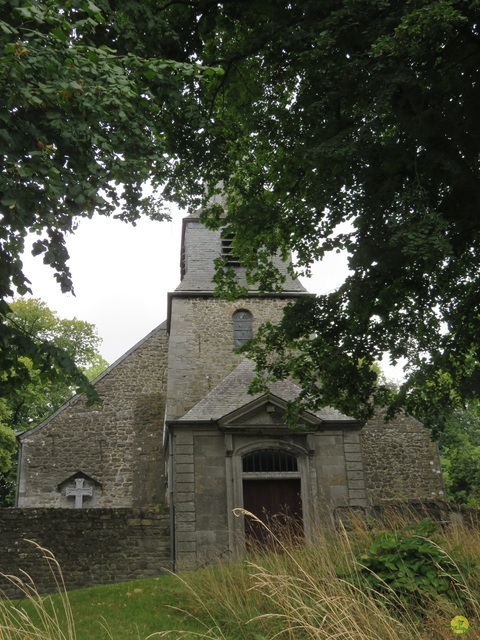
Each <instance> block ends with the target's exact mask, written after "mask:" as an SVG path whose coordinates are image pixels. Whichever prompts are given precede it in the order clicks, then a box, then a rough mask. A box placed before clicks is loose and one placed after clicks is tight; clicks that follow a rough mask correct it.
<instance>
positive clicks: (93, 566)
mask: <svg viewBox="0 0 480 640" xmlns="http://www.w3.org/2000/svg"><path fill="white" fill-rule="evenodd" d="M0 539H1V540H2V544H1V545H0V572H1V573H2V574H7V575H16V576H21V574H20V571H19V570H20V569H21V570H23V571H26V573H27V574H28V575H29V576H30V577H31V578H32V579H33V582H34V584H35V585H36V587H37V589H38V590H39V591H40V592H41V593H45V592H52V591H55V583H54V580H53V577H52V574H51V572H50V570H49V567H48V565H47V563H46V562H45V560H44V559H43V558H42V554H41V553H40V552H39V551H38V549H37V548H35V546H34V545H33V544H31V543H29V542H26V540H33V541H35V542H36V543H37V544H39V545H40V546H42V547H44V548H46V549H48V550H49V551H51V552H52V553H53V554H54V555H55V557H56V559H57V560H58V562H59V564H60V567H61V569H62V573H63V576H64V579H65V585H66V588H67V589H75V588H81V587H88V586H91V585H96V584H109V583H114V582H122V581H126V580H133V579H136V578H147V577H153V576H157V575H161V574H162V573H165V571H168V570H170V542H169V517H168V514H167V513H165V512H163V513H160V512H155V511H148V510H139V509H1V510H0ZM0 589H1V590H2V591H3V592H4V593H5V594H6V595H7V596H10V597H11V596H15V595H16V592H15V590H14V589H13V588H12V585H11V583H9V582H8V581H7V580H5V578H3V577H0Z"/></svg>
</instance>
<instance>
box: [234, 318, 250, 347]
mask: <svg viewBox="0 0 480 640" xmlns="http://www.w3.org/2000/svg"><path fill="white" fill-rule="evenodd" d="M232 320H233V346H234V347H235V348H237V347H241V346H242V345H244V344H245V343H246V342H248V340H250V339H251V338H253V316H252V314H251V313H250V311H246V310H245V309H241V310H239V311H235V313H234V314H233V316H232Z"/></svg>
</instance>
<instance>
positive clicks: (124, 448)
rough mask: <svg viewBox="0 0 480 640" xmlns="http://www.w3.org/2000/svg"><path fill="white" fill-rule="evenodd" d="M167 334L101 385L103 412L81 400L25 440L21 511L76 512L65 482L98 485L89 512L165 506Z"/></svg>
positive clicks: (148, 341)
mask: <svg viewBox="0 0 480 640" xmlns="http://www.w3.org/2000/svg"><path fill="white" fill-rule="evenodd" d="M167 340H168V339H167V335H166V331H165V329H164V328H162V327H159V328H158V329H156V330H155V331H153V332H152V333H151V334H150V335H149V336H147V338H145V339H144V340H143V341H142V342H140V343H139V344H138V345H136V346H135V347H134V348H133V349H131V350H130V351H129V352H128V353H127V354H126V355H125V356H124V357H123V358H121V359H120V360H119V361H118V362H117V363H115V364H114V365H113V366H112V367H110V368H109V369H107V371H106V372H105V373H104V374H102V376H100V377H99V378H98V380H97V381H96V382H95V387H96V389H97V391H98V393H99V395H100V398H101V399H102V404H101V405H98V404H97V405H93V406H91V407H87V406H86V403H85V399H84V397H83V396H77V397H75V398H73V399H72V400H71V401H69V402H68V403H67V404H66V405H64V407H62V408H61V409H60V410H59V411H57V412H56V413H55V414H54V415H53V416H52V417H51V418H49V419H48V420H46V421H45V422H44V423H43V424H41V425H39V426H38V427H36V428H35V429H32V430H31V431H29V432H27V433H26V434H24V435H23V436H21V442H22V464H21V475H20V478H19V500H18V506H19V507H61V508H73V507H74V500H73V498H67V496H66V495H65V487H66V483H67V484H68V486H70V485H72V484H73V486H74V483H73V481H70V482H67V481H68V479H69V478H71V476H72V475H74V474H76V473H78V472H79V471H80V472H82V473H83V474H85V475H86V476H88V478H89V479H87V480H86V481H85V483H86V484H85V486H87V485H88V483H89V482H90V479H92V481H93V483H91V484H93V496H92V497H91V498H89V497H88V498H85V502H84V506H85V507H98V508H101V507H132V506H135V507H141V506H145V505H158V504H159V503H161V502H162V501H163V499H164V469H163V446H162V437H163V421H164V413H165V397H166V365H167V347H168V342H167Z"/></svg>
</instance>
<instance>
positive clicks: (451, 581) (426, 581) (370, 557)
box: [356, 519, 474, 615]
mask: <svg viewBox="0 0 480 640" xmlns="http://www.w3.org/2000/svg"><path fill="white" fill-rule="evenodd" d="M356 559H357V562H358V576H357V578H356V580H358V579H359V580H360V583H361V584H363V585H365V586H368V587H370V588H371V589H373V590H374V591H375V592H376V593H378V594H380V595H381V596H383V597H384V598H385V599H386V600H387V601H389V602H390V603H392V604H394V605H408V606H409V609H410V610H411V611H413V613H414V614H417V615H421V613H422V612H423V611H424V610H425V602H426V600H432V599H442V600H443V601H445V602H450V603H452V604H453V605H455V606H457V607H462V608H463V609H465V607H467V606H468V600H469V595H468V594H469V590H468V589H467V587H466V584H465V578H466V577H467V576H468V575H469V574H470V573H471V572H472V570H473V569H474V567H473V564H472V560H471V559H470V558H468V557H467V556H462V555H461V554H460V553H459V552H458V551H454V552H452V553H447V552H446V551H444V550H443V549H442V548H441V547H440V545H439V542H438V539H437V528H436V525H435V524H434V523H433V522H432V521H431V520H428V519H425V520H422V521H421V522H419V523H415V524H410V525H407V526H405V527H403V528H402V529H400V530H398V531H381V532H379V533H377V534H374V535H373V538H372V540H371V543H370V545H369V547H368V549H367V550H365V551H362V552H360V553H358V554H357V557H356Z"/></svg>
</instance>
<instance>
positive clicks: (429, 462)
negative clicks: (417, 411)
mask: <svg viewBox="0 0 480 640" xmlns="http://www.w3.org/2000/svg"><path fill="white" fill-rule="evenodd" d="M361 438H362V453H363V463H364V469H365V478H366V487H367V495H368V498H369V501H370V504H374V503H378V502H382V501H384V500H414V499H422V500H431V499H437V498H442V497H443V484H442V475H441V469H440V460H439V456H438V451H437V446H436V444H435V443H434V442H432V441H431V438H430V432H429V431H428V430H427V429H426V428H425V427H424V426H423V425H422V424H421V423H420V422H418V421H417V420H415V419H414V418H411V417H408V416H406V415H405V414H403V413H400V414H399V415H398V416H397V417H396V418H395V419H394V420H392V422H385V420H384V415H383V414H382V413H379V414H378V415H377V416H375V417H374V418H373V419H372V420H370V421H369V422H367V424H366V425H365V426H364V427H363V429H362V435H361Z"/></svg>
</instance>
